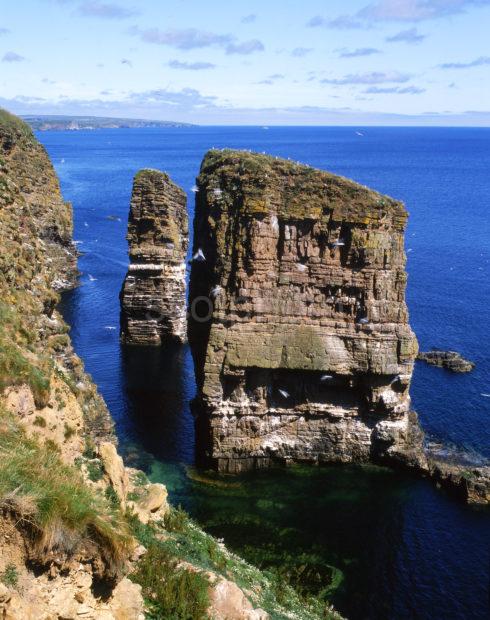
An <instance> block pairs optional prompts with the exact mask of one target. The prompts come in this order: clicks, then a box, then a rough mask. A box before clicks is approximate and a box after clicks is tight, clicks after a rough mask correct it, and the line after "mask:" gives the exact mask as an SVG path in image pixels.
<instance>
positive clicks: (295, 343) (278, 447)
mask: <svg viewBox="0 0 490 620" xmlns="http://www.w3.org/2000/svg"><path fill="white" fill-rule="evenodd" d="M197 185H198V190H199V191H198V193H197V198H196V214H195V223H194V252H197V251H198V250H199V249H201V251H202V253H203V255H204V257H205V259H206V260H201V261H200V262H197V261H195V262H193V267H192V272H191V285H190V286H191V288H190V302H191V310H192V312H191V315H193V316H191V318H190V320H189V342H190V344H191V347H192V352H193V356H194V362H195V369H196V375H197V379H198V385H199V395H198V399H197V407H196V409H197V411H198V415H199V420H200V425H199V426H200V428H201V441H202V443H203V444H204V450H205V454H206V457H207V458H208V460H209V461H210V462H211V463H212V464H213V465H214V466H215V467H216V468H218V469H219V470H221V471H229V472H237V471H241V470H246V469H250V468H254V467H264V466H268V465H270V464H271V463H272V462H274V461H276V462H283V463H287V462H289V461H291V460H294V461H310V462H318V463H321V462H366V461H369V460H386V459H388V460H390V461H401V462H404V463H410V464H412V465H414V466H417V467H424V466H425V458H424V456H423V448H422V442H423V435H422V432H421V430H420V427H419V424H418V421H417V416H416V414H415V413H414V412H413V411H411V409H410V397H409V386H410V380H411V377H412V370H413V364H414V360H415V357H416V354H417V341H416V338H415V335H414V333H413V332H412V330H411V329H410V326H409V324H408V313H407V307H406V304H405V285H406V280H407V276H406V272H405V254H404V249H403V242H404V230H405V224H406V220H407V213H406V211H405V208H404V207H403V205H402V204H401V203H400V202H397V201H395V200H393V199H391V198H388V197H386V196H382V195H380V194H378V193H376V192H374V191H371V190H369V189H367V188H365V187H362V186H360V185H358V184H356V183H354V182H352V181H349V180H347V179H344V178H341V177H338V176H335V175H333V174H329V173H327V172H323V171H320V170H315V169H313V168H310V167H307V166H303V165H299V164H296V163H292V162H290V161H285V160H281V159H275V158H273V157H269V156H263V155H256V154H251V153H248V152H239V151H229V150H226V151H210V152H209V153H208V154H207V155H206V156H205V158H204V161H203V163H202V166H201V171H200V175H199V177H198V180H197ZM200 296H202V297H208V298H210V299H211V300H212V314H211V318H210V320H209V321H203V322H201V321H200V319H199V318H197V319H196V316H197V315H200V316H203V315H205V314H206V312H207V310H208V306H209V304H208V303H206V302H204V301H200V302H197V301H196V300H197V299H198V298H199V297H200ZM203 438H205V439H204V440H203Z"/></svg>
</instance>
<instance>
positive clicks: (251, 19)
mask: <svg viewBox="0 0 490 620" xmlns="http://www.w3.org/2000/svg"><path fill="white" fill-rule="evenodd" d="M255 21H257V15H255V13H251V14H250V15H245V16H244V17H242V19H241V22H242V24H252V23H253V22H255Z"/></svg>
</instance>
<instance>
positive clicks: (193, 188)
mask: <svg viewBox="0 0 490 620" xmlns="http://www.w3.org/2000/svg"><path fill="white" fill-rule="evenodd" d="M198 191H199V188H198V187H197V185H193V186H192V187H191V192H194V194H196V193H197V192H198Z"/></svg>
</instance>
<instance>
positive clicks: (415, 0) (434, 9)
mask: <svg viewBox="0 0 490 620" xmlns="http://www.w3.org/2000/svg"><path fill="white" fill-rule="evenodd" d="M484 6H490V0H377V1H376V2H371V3H370V4H368V5H366V6H365V7H364V8H362V9H361V10H359V11H357V12H356V13H354V14H352V15H339V16H338V17H335V18H333V19H332V18H326V17H323V16H321V15H315V16H314V17H312V18H311V19H310V20H309V21H308V22H307V24H306V25H307V26H309V27H310V28H317V27H323V28H332V29H336V30H353V29H362V28H365V29H367V28H372V27H373V23H375V22H412V23H417V22H422V21H426V20H431V19H439V18H443V17H448V16H451V15H457V14H458V13H465V12H467V11H468V10H469V9H471V8H476V7H484ZM407 42H411V43H416V42H418V41H415V40H412V41H407Z"/></svg>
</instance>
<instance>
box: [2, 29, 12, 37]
mask: <svg viewBox="0 0 490 620" xmlns="http://www.w3.org/2000/svg"><path fill="white" fill-rule="evenodd" d="M9 32H10V30H9V29H8V28H0V36H2V35H4V34H9Z"/></svg>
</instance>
